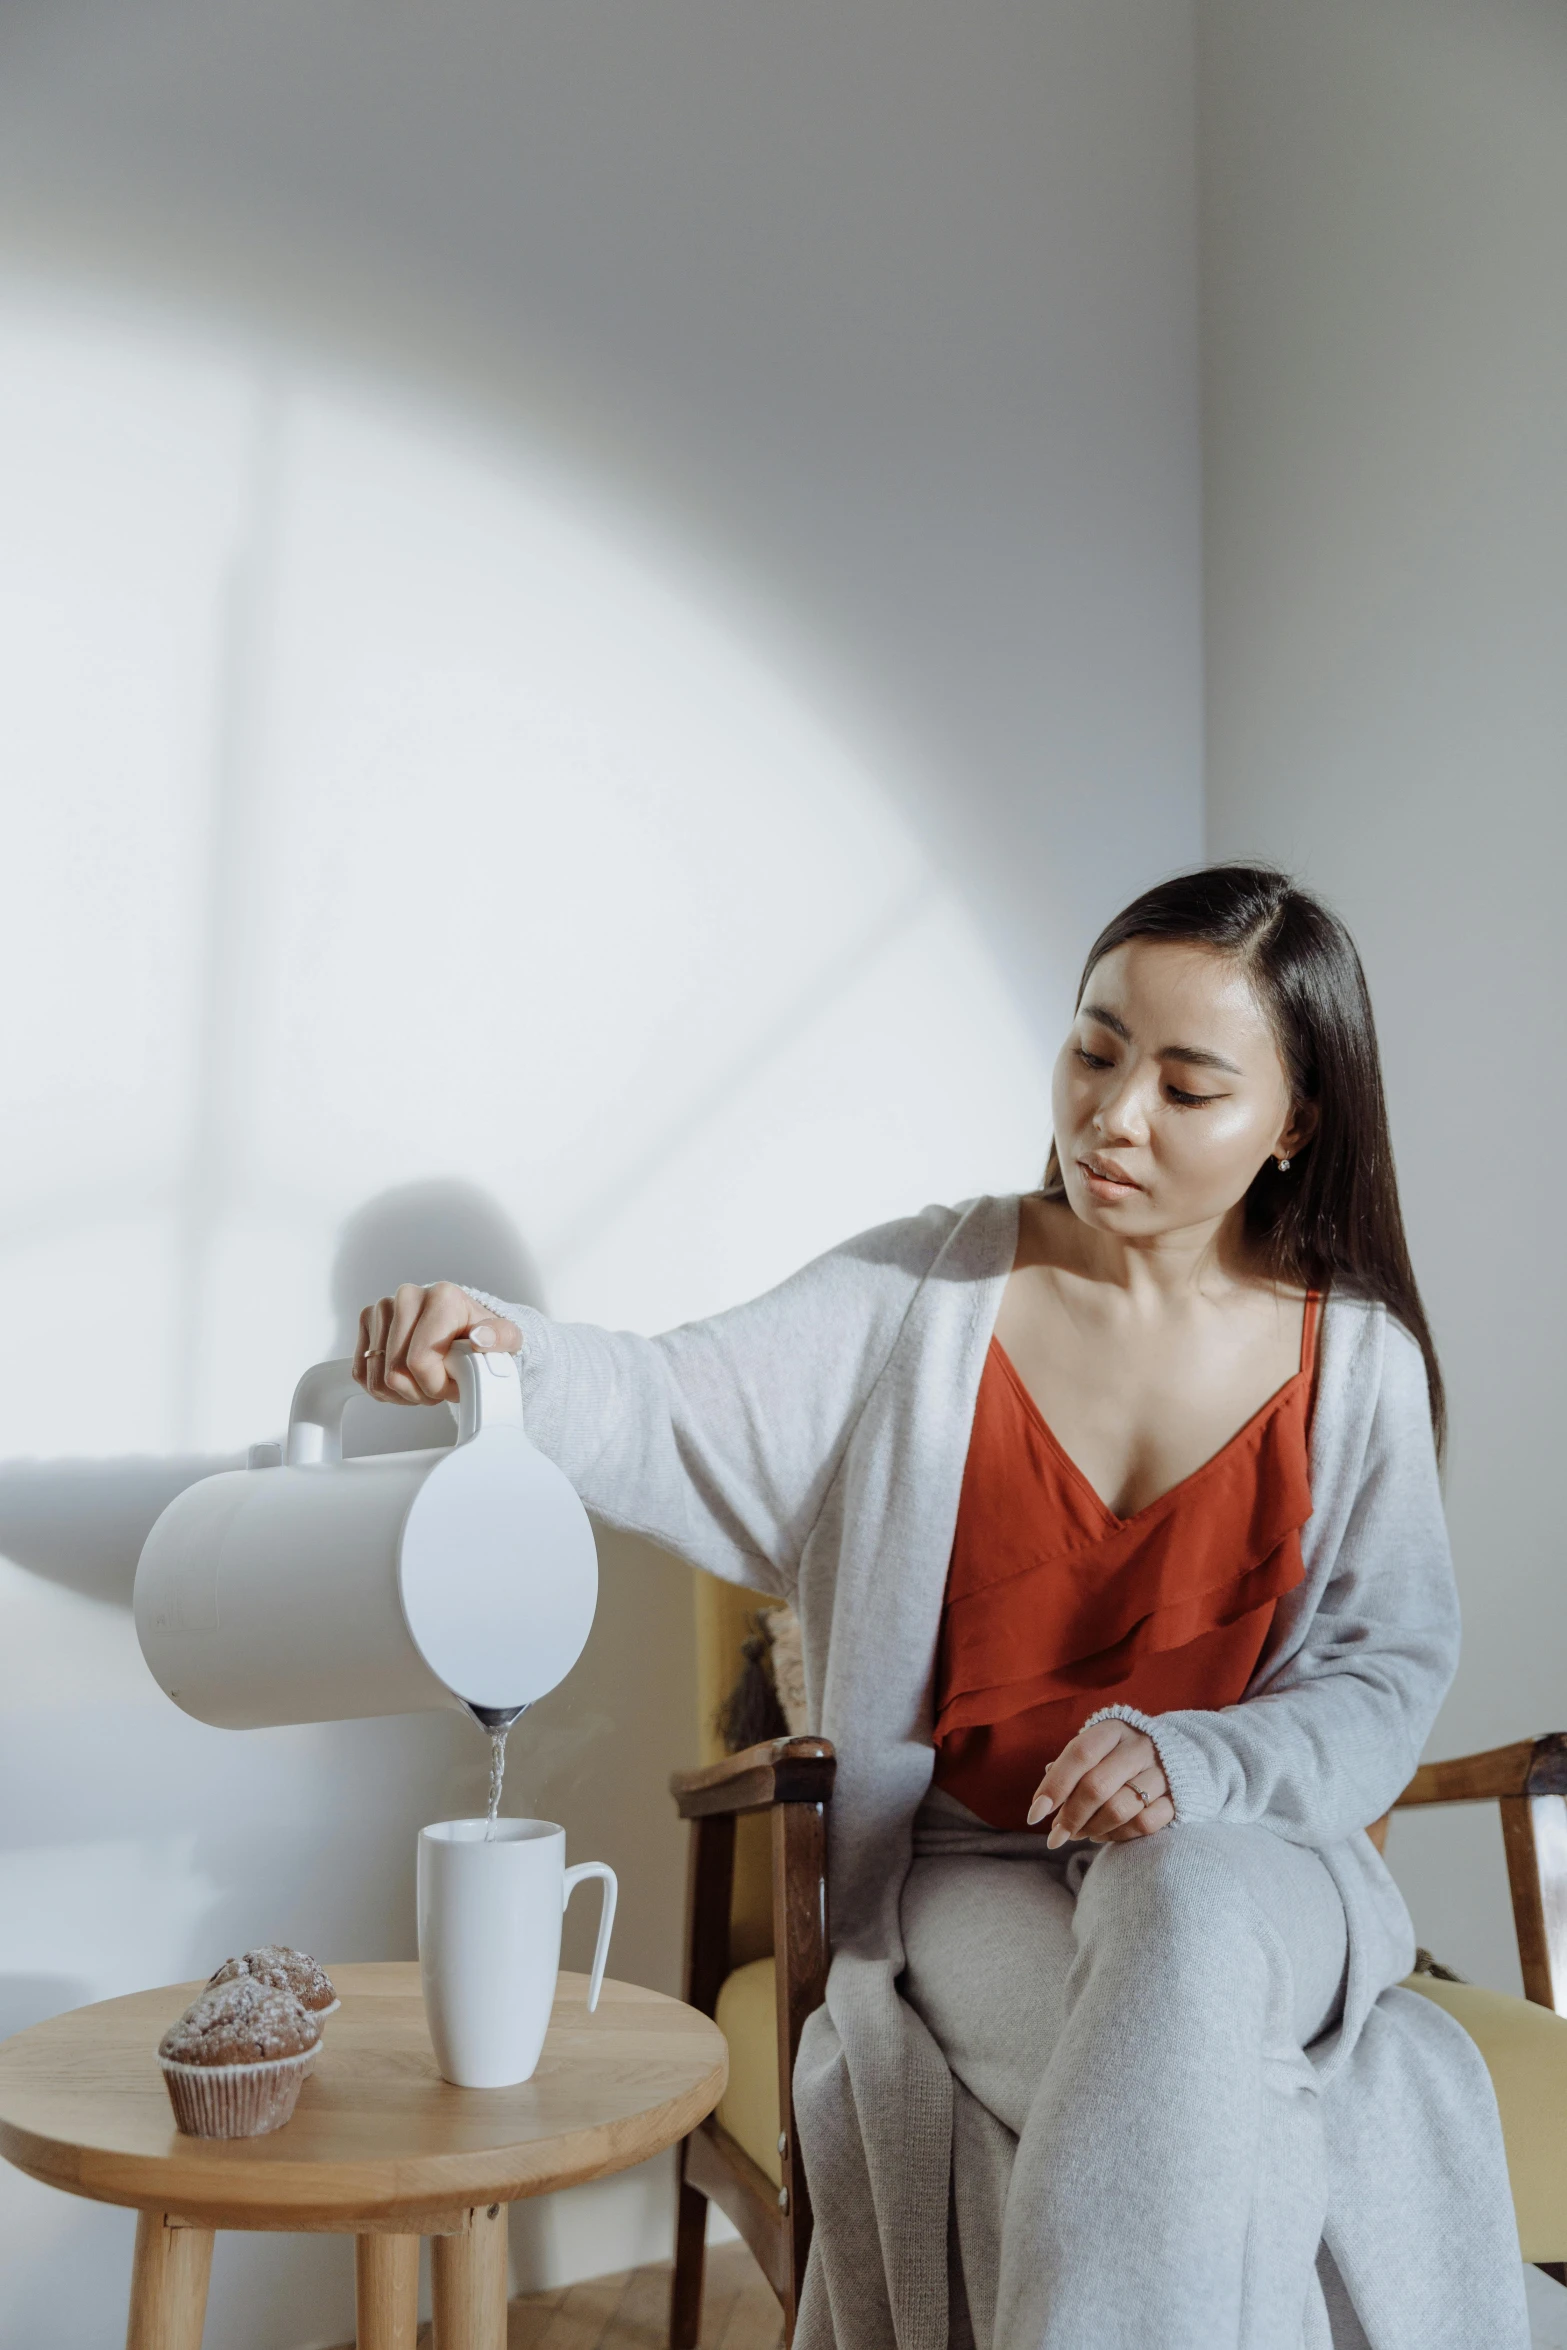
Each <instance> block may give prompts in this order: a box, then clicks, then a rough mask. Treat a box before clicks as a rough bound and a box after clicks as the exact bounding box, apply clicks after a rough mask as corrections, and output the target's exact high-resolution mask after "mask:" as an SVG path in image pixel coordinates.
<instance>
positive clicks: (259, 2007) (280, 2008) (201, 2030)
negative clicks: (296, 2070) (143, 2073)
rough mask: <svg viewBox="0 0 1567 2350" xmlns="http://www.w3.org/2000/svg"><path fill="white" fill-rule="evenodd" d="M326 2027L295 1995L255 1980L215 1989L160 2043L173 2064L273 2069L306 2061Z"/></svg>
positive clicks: (237, 1979) (243, 1979) (249, 1978)
mask: <svg viewBox="0 0 1567 2350" xmlns="http://www.w3.org/2000/svg"><path fill="white" fill-rule="evenodd" d="M320 2037H321V2026H320V2025H319V2024H318V2023H317V2021H316V2019H315V2017H314V2016H313V2015H309V2014H307V2013H306V2011H305V2009H304V2008H303V2007H301V2006H300V2004H299V2001H298V2000H297V1999H296V1998H295V1997H294V1995H293V1993H292V1992H291V1991H286V1990H284V1989H283V1988H281V1986H279V1985H277V1984H274V1983H263V1982H258V1981H257V1979H256V1978H255V1976H253V1975H237V1976H235V1977H234V1979H233V1980H232V1981H231V1982H227V1983H209V1985H208V1986H207V1988H206V1990H205V1991H203V1992H202V1993H201V1994H200V1996H199V1997H198V1998H196V1999H193V2000H192V2001H191V2004H190V2006H189V2007H187V2008H186V2010H185V2013H184V2014H183V2015H182V2016H181V2017H180V2019H179V2022H178V2023H176V2024H171V2025H170V2027H169V2029H168V2030H167V2031H166V2032H165V2033H164V2035H163V2038H162V2039H161V2040H160V2041H159V2043H158V2054H159V2055H160V2056H161V2057H164V2058H165V2059H167V2061H168V2062H169V2063H170V2064H200V2065H213V2064H267V2063H272V2062H274V2061H275V2060H276V2059H277V2058H279V2057H285V2056H303V2055H306V2054H307V2053H308V2052H309V2051H310V2050H311V2049H313V2048H314V2047H315V2045H316V2043H317V2042H318V2041H319V2039H320Z"/></svg>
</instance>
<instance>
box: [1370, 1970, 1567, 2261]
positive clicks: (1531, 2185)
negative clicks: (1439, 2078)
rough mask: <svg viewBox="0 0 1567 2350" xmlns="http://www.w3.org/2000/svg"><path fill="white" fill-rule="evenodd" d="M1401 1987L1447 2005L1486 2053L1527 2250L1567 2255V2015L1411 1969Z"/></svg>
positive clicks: (1529, 2256)
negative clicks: (1445, 1981) (1557, 2013)
mask: <svg viewBox="0 0 1567 2350" xmlns="http://www.w3.org/2000/svg"><path fill="white" fill-rule="evenodd" d="M1403 1987H1404V1989H1405V1990H1406V1991H1418V1992H1419V1993H1420V1995H1421V1997H1422V1998H1423V1999H1430V2000H1433V2001H1434V2002H1435V2004H1436V2005H1437V2006H1438V2007H1445V2008H1446V2010H1447V2012H1448V2014H1449V2015H1450V2016H1452V2017H1454V2018H1455V2019H1456V2021H1457V2022H1459V2023H1461V2024H1462V2025H1463V2027H1464V2030H1465V2031H1466V2032H1467V2033H1468V2034H1469V2037H1470V2039H1471V2040H1473V2042H1474V2043H1475V2046H1476V2047H1477V2048H1478V2049H1479V2051H1480V2054H1481V2055H1482V2056H1483V2057H1484V2058H1485V2061H1486V2066H1487V2069H1488V2070H1489V2072H1490V2075H1491V2084H1492V2087H1493V2088H1494V2089H1495V2091H1496V2102H1497V2106H1498V2108H1499V2109H1500V2112H1501V2116H1502V2137H1503V2140H1504V2141H1505V2143H1506V2147H1507V2172H1508V2176H1509V2178H1510V2179H1511V2181H1512V2189H1513V2209H1514V2211H1515V2212H1516V2214H1517V2217H1518V2242H1519V2248H1520V2250H1521V2251H1522V2253H1523V2257H1524V2258H1525V2260H1564V2259H1567V2018H1564V2017H1562V2016H1559V2015H1553V2014H1552V2013H1551V2011H1550V2009H1549V2008H1548V2007H1536V2006H1535V2005H1534V2004H1533V2002H1532V2001H1530V2000H1527V1999H1513V1998H1510V1997H1509V1996H1508V1994H1507V1993H1506V1992H1505V1991H1487V1990H1486V1989H1484V1988H1483V1986H1482V1985H1480V1984H1479V1983H1444V1982H1441V1981H1440V1980H1438V1979H1437V1977H1435V1976H1433V1975H1411V1976H1410V1977H1409V1978H1408V1980H1407V1981H1406V1982H1405V1984H1404V1986H1403Z"/></svg>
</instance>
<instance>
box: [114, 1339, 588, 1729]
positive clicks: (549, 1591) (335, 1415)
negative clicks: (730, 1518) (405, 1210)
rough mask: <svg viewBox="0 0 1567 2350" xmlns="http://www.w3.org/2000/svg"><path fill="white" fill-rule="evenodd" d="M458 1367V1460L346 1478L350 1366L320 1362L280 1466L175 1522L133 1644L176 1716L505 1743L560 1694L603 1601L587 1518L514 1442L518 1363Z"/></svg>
mask: <svg viewBox="0 0 1567 2350" xmlns="http://www.w3.org/2000/svg"><path fill="white" fill-rule="evenodd" d="M452 1364H453V1369H454V1371H455V1374H456V1379H457V1385H458V1391H459V1400H458V1403H457V1406H456V1411H457V1442H456V1444H455V1445H453V1446H450V1447H439V1448H436V1449H433V1450H430V1451H421V1452H402V1453H379V1454H376V1455H373V1456H372V1457H370V1458H368V1459H365V1460H348V1461H345V1460H344V1459H343V1458H342V1422H343V1408H344V1406H345V1404H346V1403H347V1402H348V1400H349V1398H350V1397H351V1396H352V1395H354V1394H356V1393H357V1389H356V1388H355V1385H354V1381H353V1377H352V1371H351V1366H350V1365H349V1364H348V1363H346V1362H340V1363H317V1364H316V1366H315V1367H314V1369H313V1370H309V1371H307V1372H306V1373H305V1375H304V1377H303V1378H302V1379H301V1380H300V1382H299V1385H298V1387H297V1388H296V1389H295V1391H294V1402H293V1409H292V1411H291V1413H290V1416H289V1424H288V1437H287V1441H286V1444H285V1446H284V1453H283V1459H282V1461H281V1462H280V1463H276V1464H275V1465H273V1466H270V1467H251V1468H249V1469H229V1470H225V1471H224V1472H223V1473H222V1474H221V1475H220V1476H216V1477H206V1478H203V1479H202V1480H201V1482H200V1483H199V1484H196V1485H192V1486H189V1487H187V1489H186V1491H185V1492H183V1493H182V1494H180V1495H179V1496H178V1497H177V1499H175V1500H174V1501H172V1502H171V1503H170V1504H169V1506H168V1508H167V1509H166V1510H165V1511H164V1513H163V1515H162V1517H161V1518H160V1519H159V1520H158V1522H157V1524H156V1525H155V1526H154V1527H153V1529H152V1532H151V1533H150V1534H149V1535H148V1537H147V1540H146V1543H145V1544H144V1546H143V1548H142V1554H141V1561H140V1564H139V1565H138V1567H137V1570H136V1599H135V1606H136V1633H137V1637H138V1639H139V1640H140V1642H141V1650H142V1654H143V1656H144V1657H145V1658H146V1660H147V1662H148V1664H149V1666H150V1667H151V1668H152V1671H153V1673H154V1675H155V1676H156V1678H157V1680H158V1681H159V1682H160V1683H161V1685H162V1687H163V1688H164V1689H165V1690H166V1691H167V1692H168V1694H169V1696H170V1697H172V1698H173V1700H174V1702H175V1704H176V1705H179V1706H182V1707H183V1708H184V1710H185V1712H186V1713H188V1714H194V1715H195V1716H196V1718H197V1720H198V1721H202V1722H213V1723H216V1724H217V1725H218V1726H219V1727H220V1728H223V1729H231V1730H245V1729H255V1728H259V1727H261V1726H263V1725H265V1724H269V1723H277V1722H332V1721H345V1720H348V1719H351V1718H353V1717H355V1716H358V1715H362V1714H400V1713H414V1712H420V1711H423V1710H424V1709H425V1708H426V1707H429V1706H451V1705H462V1706H464V1707H466V1709H467V1711H468V1712H469V1713H471V1714H473V1715H474V1716H475V1718H476V1719H477V1720H479V1721H480V1722H482V1723H483V1724H484V1725H485V1726H486V1727H487V1728H494V1729H500V1728H506V1727H508V1726H509V1725H510V1724H511V1723H512V1722H514V1721H515V1720H516V1719H517V1716H518V1715H519V1714H520V1713H521V1712H522V1711H523V1710H524V1708H525V1707H527V1706H529V1705H531V1704H532V1703H533V1702H534V1700H535V1699H536V1698H539V1697H542V1696H544V1694H545V1693H546V1691H548V1690H550V1689H553V1688H554V1687H555V1685H556V1683H557V1682H559V1681H562V1680H564V1678H565V1676H566V1675H567V1673H569V1672H570V1670H571V1668H572V1666H573V1665H574V1664H575V1663H576V1661H577V1659H578V1657H579V1656H580V1655H581V1654H582V1650H583V1648H584V1646H585V1644H586V1642H587V1637H588V1633H589V1631H590V1630H591V1628H592V1624H593V1611H594V1608H595V1606H596V1604H597V1601H598V1559H597V1554H596V1552H595V1549H594V1543H593V1530H592V1528H591V1527H590V1526H589V1524H588V1520H587V1513H586V1512H585V1511H584V1509H583V1507H582V1504H581V1502H580V1501H579V1500H578V1499H577V1496H576V1494H575V1492H574V1491H573V1490H572V1487H571V1486H570V1485H569V1484H568V1483H567V1481H566V1479H565V1477H563V1476H562V1474H561V1472H560V1471H559V1469H557V1468H556V1467H555V1466H554V1464H553V1463H552V1462H550V1461H547V1460H546V1459H545V1458H544V1456H543V1454H542V1453H540V1452H538V1451H536V1450H535V1449H534V1447H533V1446H532V1445H531V1444H530V1443H529V1442H528V1439H527V1437H526V1436H525V1435H524V1433H523V1425H522V1387H521V1382H520V1379H519V1376H518V1369H517V1363H516V1360H515V1358H514V1357H513V1356H511V1355H506V1354H476V1353H474V1351H473V1350H472V1349H471V1348H470V1347H468V1346H467V1345H466V1344H465V1343H460V1344H459V1345H458V1346H456V1347H454V1348H453V1350H452ZM269 1449H270V1450H272V1451H273V1452H275V1451H276V1447H271V1448H267V1447H261V1446H258V1447H256V1448H255V1450H254V1452H253V1454H252V1459H253V1460H254V1459H255V1458H256V1456H257V1455H258V1454H260V1453H263V1452H265V1451H266V1450H269Z"/></svg>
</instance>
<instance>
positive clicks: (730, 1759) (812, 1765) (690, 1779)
mask: <svg viewBox="0 0 1567 2350" xmlns="http://www.w3.org/2000/svg"><path fill="white" fill-rule="evenodd" d="M837 1770H838V1757H837V1756H836V1754H834V1752H833V1749H832V1745H831V1743H830V1741H829V1740H828V1739H826V1738H769V1739H767V1740H766V1741H765V1743H764V1744H762V1745H761V1746H747V1747H743V1748H742V1749H741V1751H740V1753H739V1754H726V1755H725V1757H724V1759H723V1761H722V1762H716V1763H709V1764H708V1765H707V1766H706V1768H705V1769H703V1770H699V1771H675V1772H673V1773H672V1774H671V1776H670V1781H669V1792H670V1794H671V1795H672V1796H673V1797H674V1799H675V1808H676V1810H677V1811H678V1812H679V1814H680V1816H681V1818H682V1819H683V1820H700V1819H707V1818H709V1817H711V1816H712V1814H714V1813H715V1812H738V1811H766V1810H767V1809H768V1808H769V1807H770V1806H771V1805H773V1804H775V1803H826V1802H828V1801H829V1800H830V1799H831V1796H832V1783H833V1780H834V1778H835V1777H836V1775H837Z"/></svg>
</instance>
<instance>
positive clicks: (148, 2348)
mask: <svg viewBox="0 0 1567 2350" xmlns="http://www.w3.org/2000/svg"><path fill="white" fill-rule="evenodd" d="M211 2274H212V2230H211V2229H210V2228H182V2227H172V2228H171V2227H170V2226H169V2224H168V2222H167V2220H166V2219H165V2218H164V2216H163V2214H162V2212H161V2211H140V2212H138V2213H137V2215H136V2263H135V2266H134V2267H133V2269H132V2270H131V2317H130V2324H129V2325H128V2326H127V2328H126V2331H125V2350H201V2329H202V2325H203V2322H204V2321H205V2318H206V2315H207V2279H208V2278H209V2277H210V2276H211Z"/></svg>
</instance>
